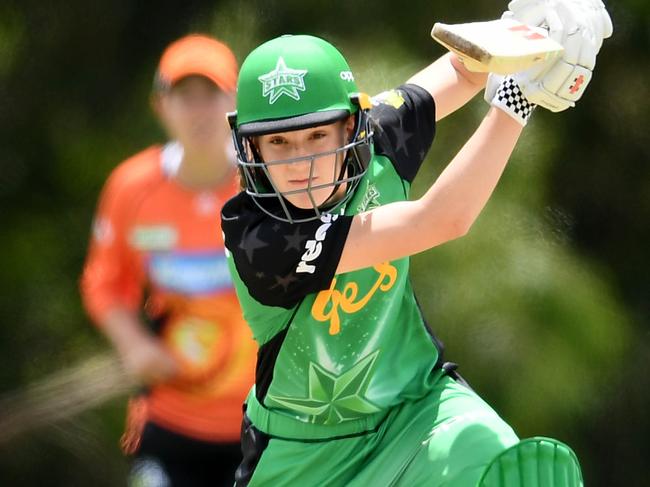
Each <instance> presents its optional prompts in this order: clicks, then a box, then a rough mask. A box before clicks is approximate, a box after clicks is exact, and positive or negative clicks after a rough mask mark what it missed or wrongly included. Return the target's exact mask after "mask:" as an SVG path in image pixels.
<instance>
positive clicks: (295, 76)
mask: <svg viewBox="0 0 650 487" xmlns="http://www.w3.org/2000/svg"><path fill="white" fill-rule="evenodd" d="M306 74H307V70H306V69H291V68H288V67H287V65H286V63H285V62H284V59H283V58H282V56H280V57H279V58H278V62H277V63H276V65H275V69H274V70H273V71H270V72H269V73H266V74H263V75H262V76H260V77H259V78H257V79H258V80H260V82H261V83H262V87H263V88H262V90H263V91H262V96H264V97H266V96H268V97H269V104H271V105H273V104H274V103H275V101H276V100H277V99H278V98H280V96H282V95H287V96H288V97H289V98H293V99H294V100H296V101H299V100H300V93H298V91H305V80H304V79H303V78H304V76H305V75H306Z"/></svg>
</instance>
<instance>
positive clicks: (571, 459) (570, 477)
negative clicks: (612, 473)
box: [477, 437, 583, 487]
mask: <svg viewBox="0 0 650 487" xmlns="http://www.w3.org/2000/svg"><path fill="white" fill-rule="evenodd" d="M477 487H583V483H582V473H581V472H580V464H579V463H578V459H577V458H576V455H575V453H573V450H571V448H569V447H568V446H567V445H565V444H564V443H562V442H560V441H557V440H554V439H552V438H542V437H535V438H528V439H525V440H522V441H520V442H519V443H517V444H516V445H514V446H511V447H510V448H508V449H507V450H504V451H503V452H501V453H500V454H499V455H498V456H497V457H496V458H495V459H494V460H492V462H490V464H489V465H488V466H487V468H486V469H485V472H483V475H482V476H481V479H480V480H479V482H478V484H477Z"/></svg>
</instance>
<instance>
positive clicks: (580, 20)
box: [485, 0, 613, 112]
mask: <svg viewBox="0 0 650 487" xmlns="http://www.w3.org/2000/svg"><path fill="white" fill-rule="evenodd" d="M508 7H509V8H510V10H509V11H507V12H505V13H504V14H503V18H514V19H516V20H518V21H520V22H523V23H525V24H528V25H532V26H535V27H541V28H544V29H547V30H548V34H549V37H551V38H552V39H554V40H555V41H557V42H558V43H560V44H561V45H562V46H563V47H564V53H563V55H562V57H561V58H559V59H554V60H551V61H548V62H546V63H543V64H541V65H539V66H534V67H533V68H530V69H528V70H526V71H523V72H521V73H516V74H515V75H512V77H513V78H514V79H515V80H516V81H517V83H518V85H519V86H520V87H521V90H522V92H523V93H524V95H525V96H526V98H527V99H528V100H529V101H530V102H531V103H534V104H537V105H541V106H543V107H544V108H547V109H548V110H551V111H553V112H559V111H562V110H566V109H567V108H569V107H573V106H575V102H576V101H577V100H579V99H580V97H581V96H582V94H583V93H584V91H585V88H586V87H587V85H588V84H589V82H590V81H591V78H592V72H593V69H594V67H595V65H596V55H597V54H598V51H599V50H600V47H601V46H602V43H603V39H605V38H607V37H610V36H611V35H612V32H613V28H612V21H611V19H610V17H609V14H608V13H607V10H605V7H604V5H603V4H602V2H601V1H600V0H513V1H511V2H510V4H509V5H508ZM502 81H503V77H502V76H499V75H495V74H491V75H490V77H489V79H488V84H487V87H486V90H485V99H486V100H487V101H488V102H490V103H491V102H492V100H493V98H494V95H495V93H496V90H497V87H498V86H499V85H500V83H501V82H502Z"/></svg>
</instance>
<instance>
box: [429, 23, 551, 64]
mask: <svg viewBox="0 0 650 487" xmlns="http://www.w3.org/2000/svg"><path fill="white" fill-rule="evenodd" d="M431 37H433V38H434V39H435V40H436V41H438V42H439V43H440V44H442V45H443V46H445V47H446V48H447V49H449V50H450V51H451V52H453V53H455V54H457V55H458V57H459V58H460V60H461V61H462V62H463V64H464V65H465V67H466V68H467V69H469V70H470V71H477V72H481V73H486V72H489V73H498V74H511V73H516V72H519V71H523V70H525V69H528V68H530V67H532V66H534V65H535V64H537V63H543V62H545V61H548V60H550V59H554V58H556V57H558V56H560V55H561V54H562V52H563V51H564V48H563V47H562V45H561V44H559V43H557V42H556V41H554V40H553V39H551V38H550V37H548V33H547V31H546V30H545V29H542V28H538V27H531V26H529V25H526V24H522V23H521V22H519V21H517V20H514V19H499V20H491V21H488V22H470V23H467V24H452V25H450V24H443V23H440V22H436V23H435V24H434V26H433V29H432V30H431Z"/></svg>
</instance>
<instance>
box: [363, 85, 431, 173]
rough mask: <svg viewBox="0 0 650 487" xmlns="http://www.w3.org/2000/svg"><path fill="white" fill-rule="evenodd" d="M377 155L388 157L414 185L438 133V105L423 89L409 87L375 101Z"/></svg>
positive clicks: (393, 91)
mask: <svg viewBox="0 0 650 487" xmlns="http://www.w3.org/2000/svg"><path fill="white" fill-rule="evenodd" d="M372 101H373V108H372V109H371V111H370V117H371V119H372V123H373V128H374V133H375V135H374V146H375V154H377V155H383V156H386V157H388V158H389V159H390V160H391V161H392V163H393V165H394V166H395V169H396V170H397V173H398V174H399V175H400V176H401V178H402V179H405V180H407V181H408V182H412V181H413V179H415V176H416V174H417V173H418V170H419V169H420V166H421V165H422V161H424V158H425V156H426V155H427V152H428V151H429V148H430V147H431V143H432V142H433V138H434V136H435V133H436V110H435V102H434V100H433V97H432V96H431V94H430V93H429V92H428V91H426V90H425V89H424V88H422V87H420V86H417V85H413V84H407V85H402V86H400V87H398V88H395V89H393V90H389V91H384V92H383V93H380V94H379V95H377V96H375V97H373V98H372Z"/></svg>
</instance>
